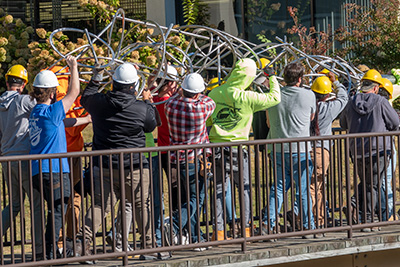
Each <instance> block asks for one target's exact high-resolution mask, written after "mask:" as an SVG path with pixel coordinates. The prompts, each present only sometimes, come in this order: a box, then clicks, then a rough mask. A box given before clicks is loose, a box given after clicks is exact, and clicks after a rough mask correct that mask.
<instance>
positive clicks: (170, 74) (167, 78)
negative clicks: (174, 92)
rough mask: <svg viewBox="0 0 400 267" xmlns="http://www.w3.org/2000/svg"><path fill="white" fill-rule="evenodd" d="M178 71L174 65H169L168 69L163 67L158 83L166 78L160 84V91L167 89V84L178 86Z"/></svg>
mask: <svg viewBox="0 0 400 267" xmlns="http://www.w3.org/2000/svg"><path fill="white" fill-rule="evenodd" d="M178 76H179V75H178V71H177V69H176V68H175V67H174V66H171V65H167V67H166V70H165V68H164V67H163V68H162V70H161V71H160V73H159V74H158V78H157V80H156V81H157V84H160V83H161V82H162V80H163V78H164V81H163V83H162V84H161V86H160V91H161V92H162V91H163V90H165V89H166V86H167V85H168V86H169V87H174V88H173V89H175V87H176V86H177V83H176V79H177V78H178Z"/></svg>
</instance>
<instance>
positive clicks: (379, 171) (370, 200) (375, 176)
mask: <svg viewBox="0 0 400 267" xmlns="http://www.w3.org/2000/svg"><path fill="white" fill-rule="evenodd" d="M387 162H389V161H387ZM387 164H388V163H387ZM378 165H379V166H378ZM357 169H358V177H359V178H360V183H359V184H358V201H359V202H358V204H359V211H360V216H361V221H362V222H363V223H368V222H373V221H374V210H375V208H376V207H377V201H378V191H379V190H381V186H382V181H383V177H384V175H385V172H386V168H385V156H384V155H379V156H372V157H366V158H365V160H364V161H363V160H362V159H357ZM363 172H365V176H364V175H363ZM364 188H365V198H364ZM364 201H365V202H366V203H364ZM352 205H353V207H355V206H356V199H355V196H353V197H352ZM378 217H379V216H378Z"/></svg>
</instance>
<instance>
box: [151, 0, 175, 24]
mask: <svg viewBox="0 0 400 267" xmlns="http://www.w3.org/2000/svg"><path fill="white" fill-rule="evenodd" d="M146 15H147V19H148V20H153V21H155V22H157V23H159V24H160V25H161V26H166V27H168V26H169V24H171V23H173V24H175V0H146Z"/></svg>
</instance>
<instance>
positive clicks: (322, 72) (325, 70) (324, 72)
mask: <svg viewBox="0 0 400 267" xmlns="http://www.w3.org/2000/svg"><path fill="white" fill-rule="evenodd" d="M329 72H331V71H330V70H328V69H323V70H321V71H320V72H318V73H319V74H325V75H326V74H328V73H329ZM335 79H336V80H338V76H337V75H336V74H335Z"/></svg>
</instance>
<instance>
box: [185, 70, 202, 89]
mask: <svg viewBox="0 0 400 267" xmlns="http://www.w3.org/2000/svg"><path fill="white" fill-rule="evenodd" d="M182 89H183V90H185V91H187V92H189V93H194V94H198V93H201V92H203V91H204V89H205V86H204V80H203V77H201V75H200V74H198V73H190V74H188V75H187V76H186V77H185V79H184V80H183V82H182Z"/></svg>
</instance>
